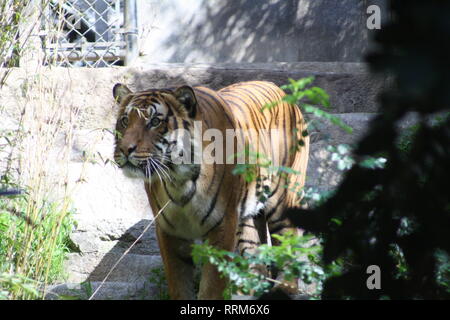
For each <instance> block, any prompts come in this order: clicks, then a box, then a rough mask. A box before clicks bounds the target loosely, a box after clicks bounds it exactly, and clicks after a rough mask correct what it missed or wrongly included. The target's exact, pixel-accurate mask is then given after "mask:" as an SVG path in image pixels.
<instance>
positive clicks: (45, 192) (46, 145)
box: [0, 0, 78, 299]
mask: <svg viewBox="0 0 450 320" xmlns="http://www.w3.org/2000/svg"><path fill="white" fill-rule="evenodd" d="M39 2H40V1H38V3H39ZM44 2H45V1H44ZM25 3H27V4H29V3H31V2H28V1H14V0H0V13H2V14H3V15H2V16H1V17H0V26H1V27H2V28H3V29H5V28H6V30H9V31H8V33H2V38H1V39H0V54H1V56H0V59H1V66H0V67H2V68H4V67H11V66H12V64H10V62H11V61H13V60H12V59H20V58H21V56H22V54H26V48H27V46H26V44H25V43H24V40H23V37H19V36H18V33H17V32H18V30H19V29H20V30H28V29H30V28H31V29H33V25H36V23H37V20H36V19H39V18H40V16H39V15H36V14H31V15H29V14H28V15H27V10H28V12H31V13H33V10H31V11H29V10H30V7H27V6H26V5H25ZM47 3H48V1H47ZM13 10H14V12H12V11H13ZM23 25H25V28H24V27H23ZM26 39H27V38H26ZM26 39H25V40H26ZM17 48H20V50H17ZM13 53H14V55H13ZM13 57H14V58H13ZM21 67H22V62H21ZM24 69H27V68H24ZM45 70H46V68H45V67H42V66H41V65H39V64H38V65H37V66H33V70H32V71H26V75H25V77H24V78H23V79H22V81H23V82H22V87H21V89H22V90H21V91H22V92H21V94H20V96H18V97H17V98H16V99H15V101H11V103H12V105H14V106H18V107H19V109H20V112H18V113H17V114H18V118H19V119H18V125H17V127H16V128H14V129H11V128H2V127H1V125H0V190H2V189H8V188H20V189H21V190H22V194H21V195H19V196H16V197H0V299H39V298H44V296H45V290H46V286H47V285H48V284H49V283H52V282H54V281H56V280H58V279H60V278H61V277H62V276H63V263H64V259H65V255H66V253H67V252H68V251H69V242H68V240H69V237H68V236H69V233H70V231H71V230H72V227H73V225H74V223H73V220H72V219H71V209H70V206H71V201H70V194H71V192H72V190H71V189H70V187H69V180H68V164H69V161H70V153H71V146H72V141H73V129H74V124H75V122H76V121H77V118H78V110H76V109H74V108H73V107H71V106H70V105H61V103H60V101H61V97H62V96H63V95H64V94H65V93H64V92H61V90H60V86H59V83H58V82H57V80H54V79H50V78H48V77H47V76H46V72H45ZM10 71H11V69H10V68H6V69H2V75H3V76H2V77H1V78H0V80H1V81H7V80H6V76H4V75H5V74H6V75H7V74H9V72H10ZM5 109H8V107H7V106H0V116H1V113H2V111H4V110H5ZM61 141H63V142H61ZM55 145H59V146H60V148H59V149H58V150H57V151H55Z"/></svg>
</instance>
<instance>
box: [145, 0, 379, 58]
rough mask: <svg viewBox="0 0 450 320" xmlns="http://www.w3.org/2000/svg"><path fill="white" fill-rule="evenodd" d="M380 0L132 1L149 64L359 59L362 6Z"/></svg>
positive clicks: (364, 39) (364, 36)
mask: <svg viewBox="0 0 450 320" xmlns="http://www.w3.org/2000/svg"><path fill="white" fill-rule="evenodd" d="M386 2H387V0H189V1H185V0H165V1H139V6H140V8H139V12H140V15H139V23H140V25H141V26H142V27H143V28H144V29H145V31H144V37H143V41H142V43H141V53H142V54H143V56H142V57H141V58H140V59H139V63H140V64H143V65H145V64H147V63H150V62H197V63H214V62H294V61H345V62H358V61H362V59H363V56H364V53H365V52H366V51H367V49H368V46H369V44H368V43H369V38H370V37H371V34H372V33H373V31H370V30H368V29H367V28H366V21H367V18H368V15H367V13H366V10H367V7H368V6H369V5H371V4H377V5H380V7H381V8H382V18H383V19H387V17H388V12H387V6H386Z"/></svg>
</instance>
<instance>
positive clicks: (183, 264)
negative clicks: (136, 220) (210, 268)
mask: <svg viewBox="0 0 450 320" xmlns="http://www.w3.org/2000/svg"><path fill="white" fill-rule="evenodd" d="M156 234H157V237H158V243H159V248H160V252H161V256H162V259H163V263H164V271H165V274H166V278H167V284H168V287H169V296H170V298H171V299H173V300H180V299H183V300H192V299H195V286H194V262H193V261H192V257H191V251H192V247H191V246H192V243H193V241H190V240H184V239H180V238H177V237H174V236H171V235H169V234H167V233H166V232H164V231H163V230H162V229H161V228H160V227H159V226H158V224H156Z"/></svg>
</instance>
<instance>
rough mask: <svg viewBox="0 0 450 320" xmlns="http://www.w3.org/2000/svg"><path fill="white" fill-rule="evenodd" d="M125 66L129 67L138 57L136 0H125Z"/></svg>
mask: <svg viewBox="0 0 450 320" xmlns="http://www.w3.org/2000/svg"><path fill="white" fill-rule="evenodd" d="M124 24H125V39H126V43H127V45H126V54H125V65H126V66H129V65H131V64H132V63H133V62H134V60H135V59H136V58H137V56H138V24H137V7H136V0H125V23H124Z"/></svg>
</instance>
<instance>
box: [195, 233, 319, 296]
mask: <svg viewBox="0 0 450 320" xmlns="http://www.w3.org/2000/svg"><path fill="white" fill-rule="evenodd" d="M274 237H275V238H276V239H277V240H279V241H280V245H278V246H269V245H265V244H264V245H261V246H260V247H259V248H258V252H257V253H256V254H247V253H246V254H244V256H241V255H239V254H237V253H233V252H228V251H224V250H219V249H217V248H215V247H213V246H211V245H209V244H208V243H204V244H195V245H194V246H193V251H192V256H193V259H194V262H195V263H196V264H202V263H211V264H213V265H215V266H217V269H218V270H219V272H221V273H222V274H223V275H224V276H226V277H227V278H228V279H229V280H230V282H229V286H228V288H227V290H226V291H225V298H230V296H231V294H235V293H238V292H240V293H243V294H253V295H255V296H260V295H262V294H263V293H265V292H268V290H269V289H270V288H271V287H272V286H273V285H274V284H280V283H281V282H280V281H279V280H276V279H273V278H271V277H269V276H264V275H263V274H261V273H259V272H257V271H256V270H255V266H258V265H262V266H271V267H275V268H276V269H278V270H283V273H284V279H283V280H286V281H291V280H292V279H294V278H297V277H299V278H300V279H301V280H302V281H303V282H304V283H306V284H311V283H315V284H316V285H317V287H316V291H317V292H316V294H317V293H318V292H320V290H321V283H322V282H323V281H324V279H325V272H324V270H323V268H322V267H320V266H319V265H317V264H316V262H317V261H319V260H320V259H319V258H318V256H319V255H320V250H321V249H320V246H319V245H317V244H311V242H312V240H313V237H312V236H295V235H293V234H285V235H275V236H274Z"/></svg>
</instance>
